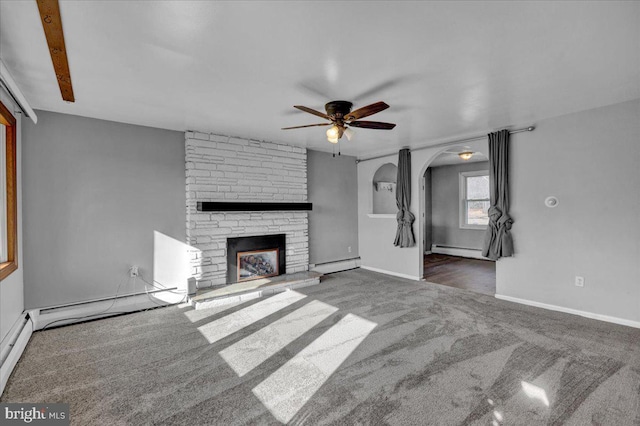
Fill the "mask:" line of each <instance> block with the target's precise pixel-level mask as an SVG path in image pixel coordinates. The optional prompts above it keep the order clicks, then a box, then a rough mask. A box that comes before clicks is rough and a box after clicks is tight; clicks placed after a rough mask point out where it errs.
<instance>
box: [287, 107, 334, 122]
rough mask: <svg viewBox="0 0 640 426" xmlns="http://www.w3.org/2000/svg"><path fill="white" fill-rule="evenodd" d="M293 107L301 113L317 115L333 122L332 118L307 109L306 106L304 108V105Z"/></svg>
mask: <svg viewBox="0 0 640 426" xmlns="http://www.w3.org/2000/svg"><path fill="white" fill-rule="evenodd" d="M293 107H294V108H298V109H299V110H300V111H304V112H308V113H309V114H313V115H317V116H318V117H322V118H324V119H327V120H331V117H329V116H328V115H327V114H325V113H323V112H320V111H316V110H315V109H311V108H307V107H306V106H302V105H294V106H293Z"/></svg>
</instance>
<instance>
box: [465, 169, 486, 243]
mask: <svg viewBox="0 0 640 426" xmlns="http://www.w3.org/2000/svg"><path fill="white" fill-rule="evenodd" d="M458 176H459V178H458V179H459V191H458V194H459V197H460V202H459V203H458V205H459V210H460V214H459V216H460V229H475V230H480V231H483V230H486V229H487V225H473V224H469V223H467V201H469V200H467V178H468V177H476V176H489V170H474V171H472V172H460V173H459V175H458ZM471 201H489V202H490V201H491V200H490V199H489V198H482V199H477V200H476V199H473V200H471Z"/></svg>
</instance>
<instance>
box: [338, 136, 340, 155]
mask: <svg viewBox="0 0 640 426" xmlns="http://www.w3.org/2000/svg"><path fill="white" fill-rule="evenodd" d="M338 156H340V139H338Z"/></svg>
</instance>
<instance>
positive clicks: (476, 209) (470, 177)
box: [460, 171, 491, 229]
mask: <svg viewBox="0 0 640 426" xmlns="http://www.w3.org/2000/svg"><path fill="white" fill-rule="evenodd" d="M460 200H461V204H460V208H461V211H460V227H461V228H471V229H483V228H485V227H486V226H487V225H488V224H489V214H488V212H489V207H490V204H491V202H490V192H489V172H487V171H477V172H463V173H461V174H460Z"/></svg>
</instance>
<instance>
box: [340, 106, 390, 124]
mask: <svg viewBox="0 0 640 426" xmlns="http://www.w3.org/2000/svg"><path fill="white" fill-rule="evenodd" d="M387 108H389V105H387V104H385V103H384V102H376V103H375V104H371V105H367V106H365V107H362V108H359V109H357V110H355V111H351V112H350V113H349V114H347V116H346V117H345V120H358V119H359V118H364V117H368V116H370V115H373V114H375V113H377V112H380V111H384V110H385V109H387Z"/></svg>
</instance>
